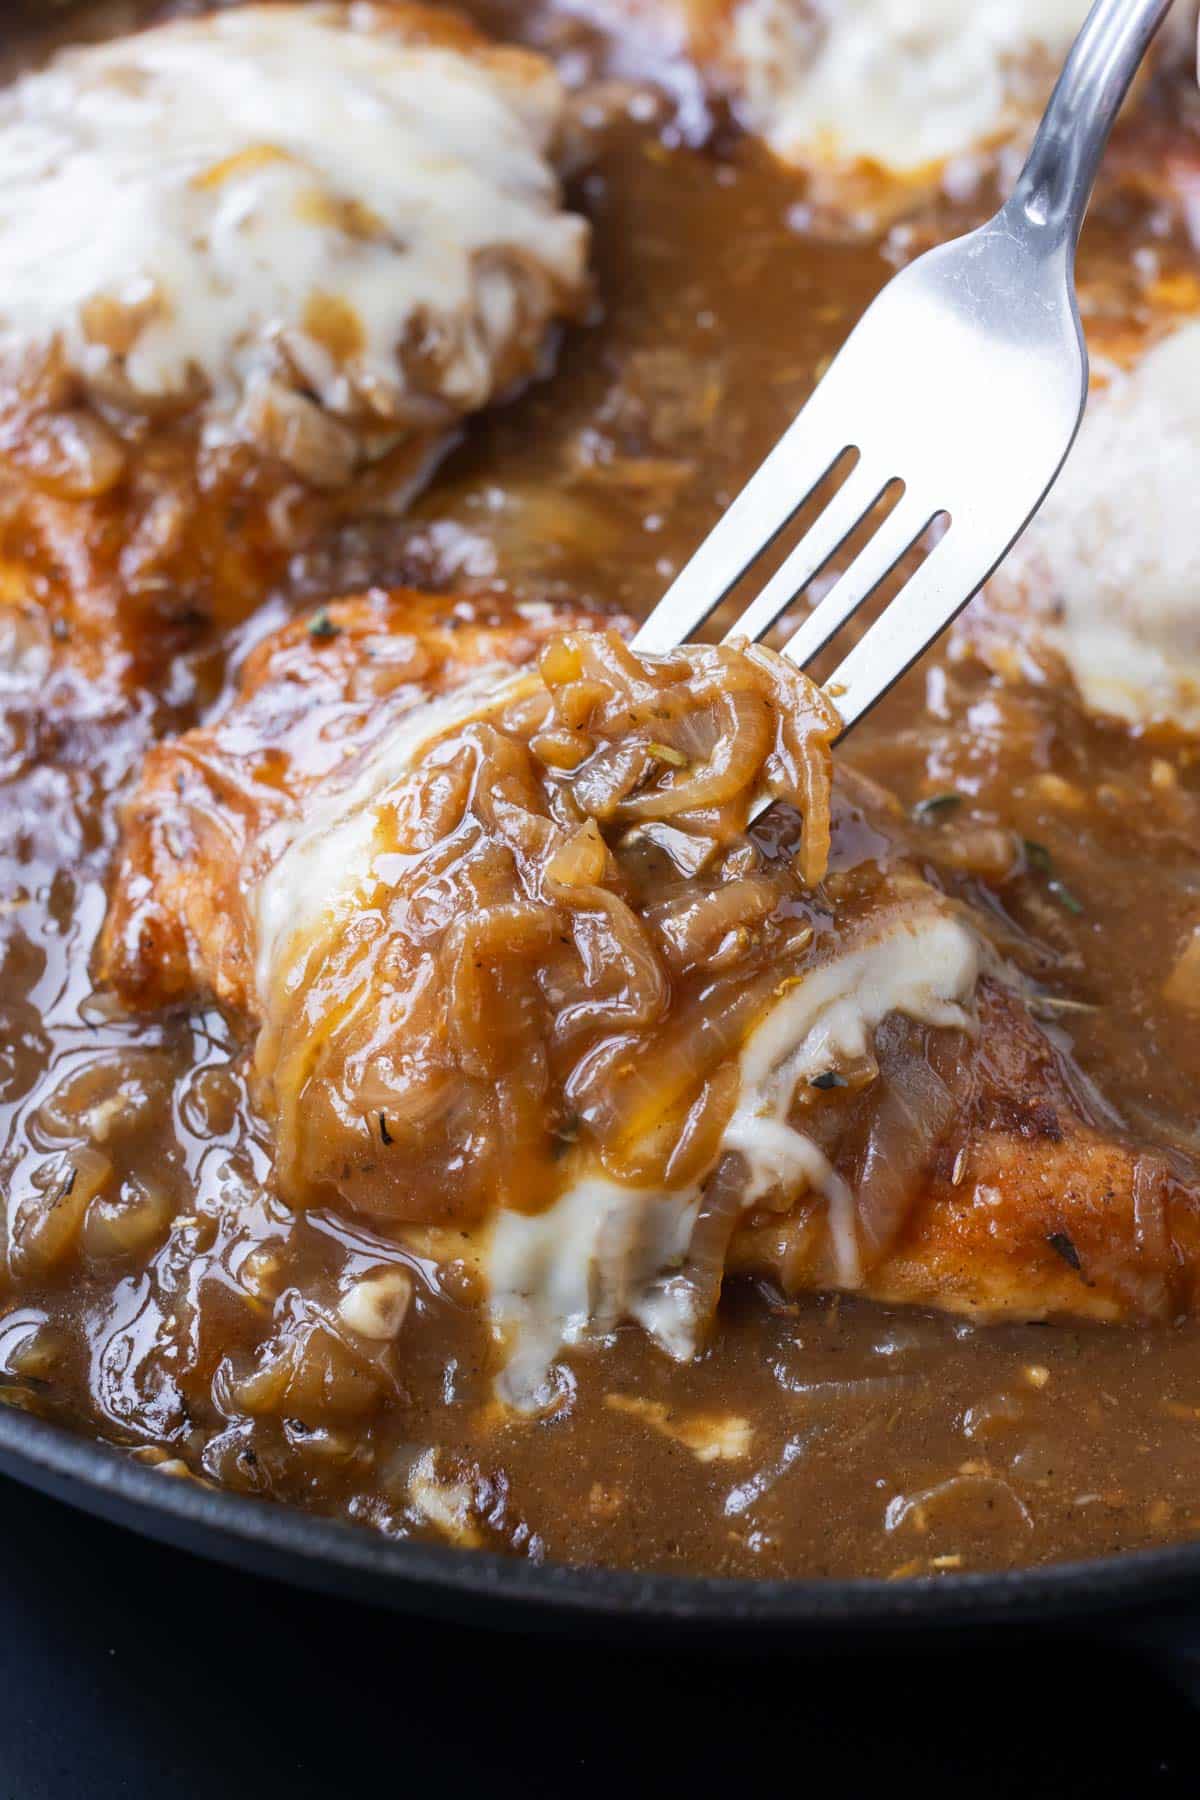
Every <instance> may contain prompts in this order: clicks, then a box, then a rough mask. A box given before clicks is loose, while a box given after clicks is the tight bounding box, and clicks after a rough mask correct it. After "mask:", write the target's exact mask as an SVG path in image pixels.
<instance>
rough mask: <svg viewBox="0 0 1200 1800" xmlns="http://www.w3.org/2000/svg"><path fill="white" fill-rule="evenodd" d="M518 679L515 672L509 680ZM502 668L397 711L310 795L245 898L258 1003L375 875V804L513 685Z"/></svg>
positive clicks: (357, 901)
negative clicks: (345, 776) (341, 771)
mask: <svg viewBox="0 0 1200 1800" xmlns="http://www.w3.org/2000/svg"><path fill="white" fill-rule="evenodd" d="M518 679H519V678H518ZM516 691H517V689H516V686H515V683H514V677H513V673H512V671H511V670H510V669H505V668H502V667H500V666H498V665H490V666H488V667H485V668H482V669H480V670H479V672H478V673H477V674H476V675H475V676H474V677H473V678H472V679H471V680H470V681H467V682H464V683H463V685H462V686H461V687H458V688H455V689H454V691H453V693H450V694H444V695H441V696H439V697H438V698H437V699H433V700H427V701H424V702H423V703H422V704H421V705H419V706H414V707H413V708H412V710H411V711H410V712H406V713H403V714H401V716H400V717H399V719H398V720H397V721H396V724H395V726H394V727H393V729H392V730H391V731H389V732H388V733H387V735H386V736H385V737H384V739H383V740H382V742H381V743H380V745H379V746H378V747H377V748H376V749H375V750H373V751H371V752H370V754H368V755H367V756H366V757H364V758H363V760H362V761H361V762H360V763H359V764H358V766H357V768H356V770H355V772H354V774H353V775H352V777H351V778H350V780H348V781H347V782H346V784H345V785H344V786H340V787H339V786H336V785H335V786H332V787H331V788H330V789H329V790H328V791H326V792H325V793H323V794H321V795H320V796H319V797H317V798H316V799H314V800H313V801H312V802H311V804H310V805H309V807H308V810H307V811H306V813H305V816H304V820H303V823H302V825H301V826H300V827H299V829H297V830H295V831H294V832H293V835H292V836H291V838H290V841H288V843H287V844H286V847H284V848H283V849H282V850H281V852H280V854H279V855H278V856H277V858H276V860H275V861H274V862H273V863H272V865H271V867H270V868H269V869H268V871H267V873H266V874H265V876H264V877H263V879H262V880H261V881H260V882H259V884H258V887H257V889H256V891H255V893H254V895H253V896H252V900H251V910H252V916H253V918H254V923H255V929H254V937H255V980H256V983H257V986H258V992H259V997H260V1000H261V1002H262V1004H263V1006H264V1008H267V1007H269V1005H270V1002H271V997H272V995H277V994H279V993H280V992H281V991H282V990H283V988H285V987H286V984H287V974H288V970H289V969H290V968H291V966H292V965H293V964H294V963H295V961H296V960H297V959H298V958H301V957H303V955H304V951H305V949H306V948H307V946H308V945H309V944H310V943H312V942H313V941H314V940H316V939H319V938H326V939H328V938H330V937H334V936H336V935H337V933H338V931H339V930H340V928H341V926H342V924H343V923H344V921H346V920H347V919H350V918H352V917H353V915H354V913H355V911H356V910H357V909H358V908H359V906H360V905H361V904H362V902H363V897H364V895H365V894H366V893H367V892H368V891H369V890H370V889H371V888H372V887H373V886H374V884H375V882H376V880H377V873H376V866H375V859H376V855H377V852H378V830H379V824H380V814H379V807H380V804H381V803H382V802H383V801H384V800H385V798H386V796H387V794H388V792H389V791H390V790H391V789H392V788H393V787H394V786H395V784H396V783H397V782H398V781H401V780H403V778H404V777H405V775H408V774H411V772H412V770H413V769H414V768H415V767H416V766H417V764H418V763H419V762H420V761H421V759H422V757H423V756H424V755H425V754H426V752H427V751H428V750H429V748H430V747H431V745H432V744H433V743H434V742H436V740H437V739H438V738H440V737H444V736H445V735H446V733H447V732H449V731H452V730H453V729H454V727H455V726H458V725H465V724H467V722H468V721H469V720H471V719H476V718H485V717H486V716H487V715H488V714H489V713H490V712H493V711H494V710H495V708H496V707H497V706H500V705H503V704H504V703H505V702H506V701H507V700H508V699H510V698H511V697H512V695H513V693H514V692H516Z"/></svg>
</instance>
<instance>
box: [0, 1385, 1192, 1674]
mask: <svg viewBox="0 0 1200 1800" xmlns="http://www.w3.org/2000/svg"><path fill="white" fill-rule="evenodd" d="M0 1471H2V1472H3V1473H5V1474H8V1475H11V1476H13V1477H15V1478H16V1479H17V1480H18V1481H21V1482H24V1483H26V1484H27V1485H28V1486H31V1487H34V1488H37V1489H40V1490H41V1491H42V1492H43V1493H47V1494H51V1495H53V1496H54V1497H55V1498H57V1499H60V1500H65V1501H67V1502H68V1503H69V1504H70V1505H72V1506H76V1507H79V1508H80V1509H82V1510H83V1511H85V1512H89V1513H93V1514H95V1515H96V1516H98V1517H100V1518H103V1519H107V1520H111V1521H112V1522H114V1523H116V1524H119V1525H123V1526H126V1527H128V1528H129V1529H130V1530H132V1531H136V1532H139V1533H141V1534H143V1535H145V1536H148V1537H151V1538H155V1539H158V1540H159V1541H161V1542H163V1543H167V1544H171V1545H174V1546H176V1547H177V1548H179V1549H181V1550H186V1551H190V1552H193V1553H194V1554H196V1555H200V1556H206V1557H210V1558H213V1559H215V1560H217V1561H219V1562H223V1563H227V1564H230V1565H232V1566H234V1567H235V1568H241V1569H245V1570H247V1571H248V1572H251V1573H254V1574H259V1575H268V1576H274V1577H276V1578H277V1579H280V1580H283V1581H287V1582H291V1583H294V1584H296V1585H298V1586H301V1587H305V1588H310V1589H314V1590H317V1591H319V1592H322V1593H330V1594H336V1595H340V1596H342V1597H344V1598H347V1599H351V1600H361V1601H368V1602H370V1603H372V1604H373V1605H378V1606H386V1607H389V1608H392V1609H395V1610H396V1611H401V1612H412V1613H420V1614H424V1615H426V1616H428V1617H431V1618H440V1619H445V1620H448V1621H454V1622H459V1623H463V1624H473V1625H484V1626H488V1627H498V1628H503V1629H509V1630H513V1629H515V1630H521V1631H528V1630H532V1629H538V1630H549V1631H557V1632H560V1633H574V1634H576V1635H578V1636H583V1637H588V1638H593V1639H594V1638H597V1637H603V1638H607V1639H613V1638H617V1639H622V1638H623V1639H627V1640H629V1641H631V1642H632V1641H636V1642H637V1643H638V1644H639V1645H641V1646H645V1644H646V1643H647V1640H648V1639H663V1638H670V1639H671V1640H673V1642H675V1643H676V1644H695V1645H704V1646H705V1647H710V1646H713V1645H714V1644H720V1645H723V1646H725V1647H727V1648H731V1649H737V1648H742V1649H747V1648H753V1649H754V1650H756V1651H757V1650H761V1649H762V1648H763V1646H764V1643H765V1642H770V1643H771V1644H773V1645H774V1644H778V1645H779V1647H780V1648H783V1647H785V1646H786V1647H787V1648H789V1649H794V1650H797V1651H801V1652H810V1653H811V1652H821V1653H827V1652H835V1651H853V1650H859V1649H864V1648H868V1647H869V1648H872V1649H876V1650H878V1649H879V1648H881V1647H884V1646H886V1645H888V1644H889V1643H892V1642H895V1643H896V1645H897V1647H899V1644H900V1642H901V1641H903V1642H904V1643H905V1645H906V1646H907V1645H909V1644H911V1645H913V1647H916V1645H917V1644H918V1643H919V1644H921V1645H922V1646H925V1647H934V1646H935V1645H937V1644H939V1643H940V1644H944V1643H946V1642H947V1641H949V1640H952V1639H971V1638H974V1639H976V1640H978V1639H980V1638H986V1639H987V1640H988V1641H989V1643H991V1644H992V1645H993V1646H995V1645H996V1644H997V1642H1000V1641H1007V1642H1011V1643H1015V1642H1016V1641H1018V1639H1019V1638H1020V1637H1022V1636H1026V1637H1027V1636H1029V1635H1030V1634H1031V1633H1034V1632H1037V1633H1039V1634H1040V1633H1042V1632H1044V1631H1056V1632H1062V1633H1064V1634H1067V1633H1074V1634H1076V1635H1078V1634H1079V1632H1080V1631H1084V1632H1086V1633H1087V1634H1088V1636H1089V1637H1097V1636H1099V1637H1101V1638H1105V1637H1107V1638H1110V1639H1111V1640H1112V1641H1113V1642H1114V1643H1120V1644H1121V1645H1123V1646H1124V1647H1126V1648H1134V1649H1138V1650H1143V1651H1146V1652H1148V1653H1150V1654H1151V1655H1153V1656H1156V1657H1160V1658H1164V1659H1166V1660H1167V1661H1168V1663H1169V1666H1170V1670H1171V1673H1172V1674H1173V1675H1174V1677H1175V1678H1176V1679H1178V1680H1181V1681H1182V1682H1184V1683H1185V1684H1186V1685H1187V1686H1188V1687H1189V1689H1190V1690H1191V1691H1192V1692H1193V1693H1194V1694H1195V1695H1196V1696H1197V1698H1200V1544H1196V1545H1185V1546H1179V1547H1176V1548H1173V1549H1164V1550H1152V1551H1138V1552H1133V1553H1130V1554H1127V1555H1123V1556H1109V1557H1103V1558H1099V1559H1097V1560H1095V1561H1091V1562H1086V1563H1068V1564H1062V1565H1059V1566H1057V1567H1051V1568H1042V1569H1025V1570H1012V1571H1009V1572H1007V1573H1002V1574H994V1575H955V1576H949V1577H945V1576H943V1577H939V1578H936V1579H931V1580H912V1581H903V1582H888V1581H877V1580H871V1581H867V1580H846V1581H840V1580H820V1581H752V1580H738V1581H730V1580H720V1579H715V1578H711V1577H700V1576H694V1577H693V1576H675V1575H640V1574H636V1573H631V1572H628V1571H624V1570H615V1569H600V1568H575V1567H570V1566H568V1565H566V1564H562V1563H553V1562H549V1563H542V1564H535V1563H531V1562H528V1561H525V1560H520V1559H518V1558H515V1557H512V1558H510V1557H505V1556H497V1555H493V1554H490V1553H487V1552H484V1551H473V1550H454V1549H450V1548H443V1547H439V1546H437V1545H430V1544H422V1543H405V1542H396V1541H392V1540H389V1539H387V1538H383V1537H380V1536H377V1535H376V1534H375V1533H374V1532H372V1531H369V1530H367V1529H366V1528H364V1527H358V1526H352V1525H343V1524H339V1523H336V1522H334V1521H332V1520H328V1519H320V1518H315V1517H313V1516H312V1515H310V1514H308V1513H303V1512H300V1511H298V1510H297V1509H295V1508H293V1507H289V1506H283V1505H279V1504H276V1503H274V1502H271V1501H266V1500H254V1499H244V1498H242V1497H240V1496H236V1495H232V1494H226V1493H221V1492H219V1491H217V1490H216V1489H214V1488H208V1487H202V1486H200V1485H199V1484H198V1483H196V1482H193V1481H188V1480H186V1479H179V1478H176V1477H172V1476H168V1475H162V1474H159V1473H157V1472H156V1471H155V1470H154V1469H152V1468H149V1467H146V1466H144V1465H142V1464H139V1463H135V1462H133V1461H131V1460H130V1458H129V1457H128V1456H127V1455H123V1454H122V1453H121V1452H119V1451H116V1450H113V1449H111V1448H110V1447H109V1446H107V1445H104V1444H100V1443H95V1442H92V1441H90V1440H88V1439H86V1438H83V1437H78V1436H76V1435H75V1434H74V1433H72V1432H70V1431H67V1430H65V1429H63V1428H62V1427H60V1426H58V1425H53V1424H50V1423H48V1422H47V1421H45V1420H42V1419H39V1418H36V1417H34V1416H33V1415H31V1414H27V1413H24V1412H20V1411H17V1410H16V1409H13V1408H9V1407H4V1406H0Z"/></svg>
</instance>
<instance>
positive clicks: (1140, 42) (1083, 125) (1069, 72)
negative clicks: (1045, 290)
mask: <svg viewBox="0 0 1200 1800" xmlns="http://www.w3.org/2000/svg"><path fill="white" fill-rule="evenodd" d="M1170 7H1171V0H1096V4H1095V5H1094V6H1093V7H1092V10H1091V12H1090V13H1089V14H1088V16H1087V18H1086V19H1085V20H1084V22H1083V27H1082V29H1081V30H1080V33H1079V36H1078V37H1077V38H1076V39H1075V42H1074V44H1073V45H1072V47H1071V53H1070V55H1069V56H1068V58H1067V60H1066V63H1065V64H1064V66H1063V72H1062V74H1061V75H1060V76H1059V78H1058V82H1057V85H1056V86H1055V89H1054V92H1053V94H1051V96H1050V104H1049V105H1048V106H1047V108H1046V111H1045V113H1044V114H1043V115H1042V122H1041V124H1040V125H1039V126H1038V130H1037V136H1036V137H1035V138H1034V140H1033V146H1032V148H1031V150H1030V152H1029V156H1028V158H1027V160H1026V163H1025V167H1024V168H1023V169H1022V171H1021V175H1020V179H1019V180H1018V182H1017V185H1016V187H1015V189H1014V190H1013V194H1012V198H1011V199H1010V200H1009V202H1008V204H1007V206H1006V207H1005V208H1004V211H1005V212H1006V213H1008V214H1009V215H1010V216H1011V215H1012V213H1013V212H1014V211H1015V212H1017V213H1019V214H1020V215H1021V219H1020V223H1021V225H1022V226H1023V227H1024V228H1025V229H1026V230H1028V228H1029V227H1031V226H1032V227H1034V228H1036V229H1038V230H1042V231H1046V232H1047V233H1049V234H1050V236H1051V237H1052V238H1053V239H1055V240H1056V241H1057V242H1058V244H1059V245H1060V247H1061V248H1063V249H1065V250H1066V252H1067V254H1068V256H1069V255H1071V254H1072V253H1073V252H1074V249H1075V245H1076V242H1077V241H1078V238H1079V233H1080V230H1081V228H1082V226H1083V219H1084V214H1085V213H1086V211H1087V204H1088V201H1089V199H1090V198H1091V193H1092V187H1093V184H1094V183H1095V180H1096V171H1097V169H1098V168H1099V166H1100V158H1101V157H1102V156H1103V154H1104V146H1105V145H1106V144H1107V142H1108V137H1109V133H1110V132H1111V130H1112V128H1113V123H1114V121H1115V120H1116V117H1117V114H1118V113H1119V112H1120V110H1121V103H1122V101H1123V100H1124V98H1125V96H1126V94H1127V93H1128V92H1129V87H1130V83H1131V82H1132V80H1133V78H1134V76H1135V75H1136V74H1137V71H1138V68H1139V66H1140V64H1141V62H1142V59H1143V57H1144V56H1145V54H1146V51H1147V50H1148V49H1149V48H1150V41H1151V39H1152V38H1153V36H1154V34H1155V32H1156V31H1157V30H1158V28H1159V26H1160V25H1161V24H1162V22H1163V20H1164V19H1165V18H1166V16H1167V13H1168V12H1169V11H1170Z"/></svg>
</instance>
